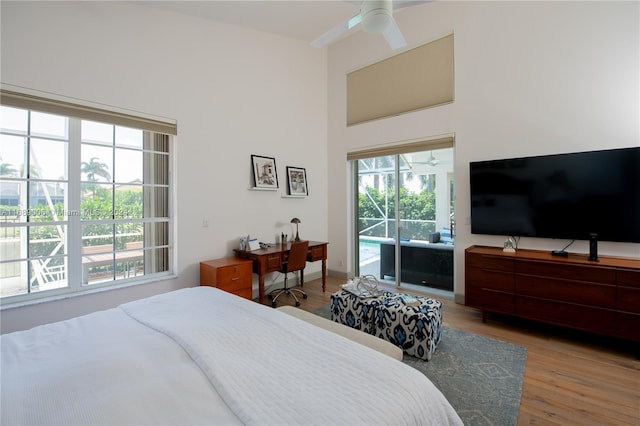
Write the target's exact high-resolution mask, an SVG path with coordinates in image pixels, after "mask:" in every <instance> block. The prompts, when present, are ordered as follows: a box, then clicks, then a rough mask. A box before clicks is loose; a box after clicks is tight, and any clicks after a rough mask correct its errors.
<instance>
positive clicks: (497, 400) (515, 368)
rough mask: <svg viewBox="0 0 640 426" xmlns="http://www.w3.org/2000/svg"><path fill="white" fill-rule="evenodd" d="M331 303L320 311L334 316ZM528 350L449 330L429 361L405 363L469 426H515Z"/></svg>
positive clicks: (408, 360) (409, 358)
mask: <svg viewBox="0 0 640 426" xmlns="http://www.w3.org/2000/svg"><path fill="white" fill-rule="evenodd" d="M329 308H330V307H329V305H325V306H323V307H321V308H319V309H317V310H316V311H315V312H314V313H315V314H316V315H319V316H321V317H323V318H329V319H330V318H331V312H330V309H329ZM526 359H527V348H525V347H523V346H518V345H514V344H512V343H507V342H503V341H500V340H496V339H491V338H489V337H484V336H480V335H477V334H473V333H468V332H466V331H462V330H457V329H454V328H449V327H446V326H445V327H443V329H442V337H441V340H440V343H439V344H438V348H437V349H436V351H435V353H434V354H433V357H432V358H431V360H430V361H429V362H427V361H423V360H421V359H418V358H414V357H412V356H408V355H406V354H405V355H404V358H403V360H402V361H403V362H404V363H405V364H407V365H410V366H411V367H413V368H415V369H416V370H418V371H420V372H422V373H423V374H424V375H425V376H427V377H428V378H429V379H430V380H431V381H432V382H433V384H434V385H435V386H436V387H437V388H438V389H440V391H441V392H442V393H443V394H444V396H445V397H446V398H447V399H448V400H449V402H450V403H451V405H452V406H453V408H455V410H456V411H457V412H458V415H459V416H460V418H461V419H462V421H463V422H464V424H465V425H468V426H476V425H477V426H481V425H496V426H498V425H499V426H508V425H515V424H516V423H517V421H518V412H519V410H520V396H521V394H522V381H523V377H524V367H525V362H526Z"/></svg>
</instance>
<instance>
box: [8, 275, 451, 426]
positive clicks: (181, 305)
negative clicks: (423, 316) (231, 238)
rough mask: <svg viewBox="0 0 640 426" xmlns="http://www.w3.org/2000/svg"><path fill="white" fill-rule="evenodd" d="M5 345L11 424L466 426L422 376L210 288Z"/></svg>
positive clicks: (42, 330)
mask: <svg viewBox="0 0 640 426" xmlns="http://www.w3.org/2000/svg"><path fill="white" fill-rule="evenodd" d="M0 344H1V346H0V350H1V353H2V361H1V365H0V380H1V382H0V395H1V405H0V406H1V407H2V408H1V417H0V423H1V424H2V425H12V424H20V425H25V424H33V425H35V424H82V425H88V424H181V425H184V424H265V425H268V424H272V425H293V424H296V425H298V424H300V425H302V424H322V425H329V424H331V425H338V424H354V425H355V424H358V425H364V424H366V425H374V424H396V425H397V424H434V425H447V424H462V422H461V420H460V418H459V417H458V415H457V414H456V413H455V411H454V409H453V408H452V407H451V405H450V404H449V403H448V402H447V400H446V399H445V398H444V396H443V395H442V394H441V393H440V392H439V391H438V390H437V389H436V388H435V386H434V385H433V384H432V383H431V382H430V381H429V380H428V379H427V378H426V377H425V376H424V375H423V374H422V373H420V372H418V371H417V370H414V369H413V368H411V367H409V366H407V365H405V364H403V363H402V362H400V361H397V360H395V359H392V358H390V357H388V356H386V355H384V354H382V353H380V352H377V351H374V350H372V349H369V348H367V347H365V346H363V345H360V344H357V343H355V342H352V341H350V340H348V339H346V338H344V337H342V336H339V335H336V334H334V333H331V332H329V331H326V330H324V329H322V328H319V327H316V326H313V325H311V324H309V323H307V322H304V321H301V320H299V319H297V318H295V317H292V316H290V315H287V314H285V313H282V312H280V311H278V310H276V309H272V308H269V307H266V306H263V305H260V304H257V303H254V302H251V301H248V300H245V299H242V298H239V297H237V296H234V295H231V294H229V293H225V292H223V291H220V290H217V289H215V288H212V287H194V288H188V289H183V290H178V291H174V292H170V293H165V294H162V295H159V296H154V297H151V298H148V299H143V300H139V301H135V302H131V303H127V304H124V305H121V306H119V307H117V308H114V309H110V310H107V311H103V312H96V313H93V314H90V315H86V316H83V317H79V318H74V319H71V320H68V321H62V322H59V323H54V324H48V325H44V326H39V327H36V328H33V329H31V330H28V331H23V332H16V333H11V334H7V335H3V336H2V337H1V341H0Z"/></svg>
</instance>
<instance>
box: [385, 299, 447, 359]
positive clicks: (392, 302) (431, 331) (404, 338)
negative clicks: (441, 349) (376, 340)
mask: <svg viewBox="0 0 640 426" xmlns="http://www.w3.org/2000/svg"><path fill="white" fill-rule="evenodd" d="M373 328H374V333H375V335H376V336H378V337H380V338H382V339H385V340H387V341H389V342H391V343H393V344H394V345H396V346H398V347H400V348H402V350H403V351H404V352H405V353H406V354H408V355H411V356H414V357H416V358H420V359H423V360H426V361H429V360H430V359H431V356H432V355H433V353H434V352H435V350H436V347H437V346H438V343H439V342H440V332H441V328H442V302H440V301H439V300H435V299H430V298H427V297H420V296H410V295H406V294H393V295H391V296H387V297H385V299H384V301H383V302H382V303H380V304H378V305H376V307H375V318H374V327H373Z"/></svg>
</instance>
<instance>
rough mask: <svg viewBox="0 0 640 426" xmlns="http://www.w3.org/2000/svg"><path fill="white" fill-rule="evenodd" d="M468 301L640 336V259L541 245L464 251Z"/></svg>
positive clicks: (538, 318) (506, 311)
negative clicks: (562, 253) (561, 251)
mask: <svg viewBox="0 0 640 426" xmlns="http://www.w3.org/2000/svg"><path fill="white" fill-rule="evenodd" d="M465 304H466V305H467V306H473V307H475V308H479V309H481V310H482V313H483V320H484V319H485V314H486V312H497V313H503V314H508V315H513V316H516V317H521V318H527V319H530V320H535V321H541V322H546V323H549V324H555V325H561V326H565V327H570V328H574V329H579V330H584V331H589V332H593V333H598V334H604V335H608V336H614V337H618V338H623V339H629V340H633V341H640V259H632V258H622V257H612V256H600V261H599V262H590V261H589V260H588V259H587V255H586V254H570V255H569V256H568V257H566V258H564V257H557V256H552V255H551V253H549V252H545V251H540V250H524V249H519V250H518V251H517V252H516V253H505V252H503V251H502V248H499V247H484V246H472V247H469V248H467V249H466V250H465Z"/></svg>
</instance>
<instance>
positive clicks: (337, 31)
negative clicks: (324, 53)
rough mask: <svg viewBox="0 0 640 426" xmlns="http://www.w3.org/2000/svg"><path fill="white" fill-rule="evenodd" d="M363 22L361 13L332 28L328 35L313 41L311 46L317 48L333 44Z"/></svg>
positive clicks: (325, 34)
mask: <svg viewBox="0 0 640 426" xmlns="http://www.w3.org/2000/svg"><path fill="white" fill-rule="evenodd" d="M361 21H362V16H361V15H360V12H358V13H357V14H355V15H354V16H352V17H351V18H349V19H347V20H346V21H344V22H342V23H340V24H338V25H336V26H335V27H333V28H331V29H330V30H329V31H327V32H326V33H324V34H322V35H321V36H320V37H318V38H317V39H315V40H314V41H312V42H311V45H312V46H315V47H323V46H326V45H327V44H329V43H331V42H332V41H333V40H335V39H337V38H339V37H340V36H342V35H343V34H345V33H346V32H347V31H349V30H350V29H351V28H353V27H355V26H356V25H358V24H359V23H360V22H361Z"/></svg>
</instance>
